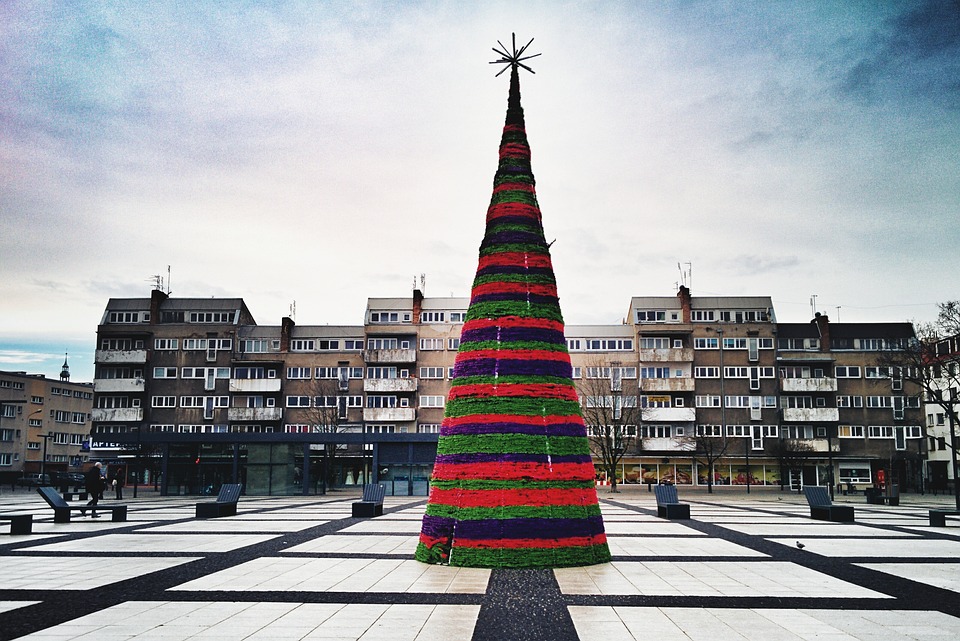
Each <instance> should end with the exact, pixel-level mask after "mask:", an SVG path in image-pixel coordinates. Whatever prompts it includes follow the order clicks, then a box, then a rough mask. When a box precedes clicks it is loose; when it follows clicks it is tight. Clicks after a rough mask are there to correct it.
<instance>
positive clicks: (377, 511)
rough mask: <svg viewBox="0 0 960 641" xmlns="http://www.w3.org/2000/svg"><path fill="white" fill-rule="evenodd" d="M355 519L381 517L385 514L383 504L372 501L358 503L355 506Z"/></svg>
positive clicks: (353, 512) (353, 513)
mask: <svg viewBox="0 0 960 641" xmlns="http://www.w3.org/2000/svg"><path fill="white" fill-rule="evenodd" d="M352 507H353V511H352V515H353V518H355V519H357V518H370V517H373V516H381V515H382V514H383V503H374V502H372V501H357V502H356V503H354V504H353V506H352Z"/></svg>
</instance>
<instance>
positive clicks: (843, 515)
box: [810, 505, 854, 523]
mask: <svg viewBox="0 0 960 641" xmlns="http://www.w3.org/2000/svg"><path fill="white" fill-rule="evenodd" d="M810 518H812V519H817V520H819V521H835V522H837V523H853V521H854V518H853V507H851V506H849V505H816V506H813V505H811V506H810Z"/></svg>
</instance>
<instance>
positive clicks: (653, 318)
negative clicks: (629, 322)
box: [636, 309, 667, 323]
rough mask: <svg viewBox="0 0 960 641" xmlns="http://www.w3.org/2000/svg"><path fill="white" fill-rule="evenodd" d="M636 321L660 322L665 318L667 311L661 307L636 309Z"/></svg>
mask: <svg viewBox="0 0 960 641" xmlns="http://www.w3.org/2000/svg"><path fill="white" fill-rule="evenodd" d="M636 317H637V322H638V323H662V322H663V321H665V320H667V312H666V310H662V309H638V310H637V316H636Z"/></svg>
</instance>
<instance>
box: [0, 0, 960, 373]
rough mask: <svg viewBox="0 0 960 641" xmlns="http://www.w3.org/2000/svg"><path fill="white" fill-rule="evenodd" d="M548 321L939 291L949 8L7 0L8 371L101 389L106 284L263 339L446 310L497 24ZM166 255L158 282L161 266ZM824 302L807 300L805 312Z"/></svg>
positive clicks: (856, 305) (958, 29) (482, 129)
mask: <svg viewBox="0 0 960 641" xmlns="http://www.w3.org/2000/svg"><path fill="white" fill-rule="evenodd" d="M512 33H516V37H517V41H518V45H519V44H525V43H526V42H527V41H529V40H530V38H534V41H533V43H532V44H531V45H530V49H529V52H530V53H542V55H541V56H540V57H537V58H535V59H533V60H531V61H530V65H531V66H532V68H533V70H534V71H535V74H529V73H526V72H522V76H521V79H520V82H521V93H522V101H523V106H524V110H525V115H526V123H527V135H528V138H529V141H530V145H531V149H532V155H533V171H534V174H535V176H536V178H537V196H538V199H539V202H540V207H541V210H542V212H543V220H544V229H545V233H546V235H547V238H548V239H551V240H553V239H555V242H554V244H553V246H552V248H551V251H552V256H553V262H554V268H555V271H556V276H557V281H558V288H559V292H560V303H561V307H562V309H563V314H564V319H565V321H566V322H567V323H568V324H577V325H581V324H610V323H619V322H621V321H622V320H623V319H624V318H625V317H627V316H628V308H629V304H630V298H631V297H632V296H672V295H674V294H675V293H676V289H677V285H678V283H682V282H686V284H687V285H688V286H690V287H691V290H692V293H693V295H694V296H713V295H719V296H738V295H746V296H770V297H772V299H773V302H774V308H775V312H776V315H777V319H778V320H779V321H781V322H805V321H808V320H809V319H810V318H811V317H812V314H813V312H814V311H820V312H823V313H826V314H828V315H829V316H830V317H831V320H833V321H836V320H838V319H839V321H840V322H897V321H915V322H928V321H932V320H934V319H935V318H936V314H937V303H940V302H944V301H948V300H957V299H960V291H958V289H960V285H958V280H957V274H960V251H958V248H960V226H958V224H957V220H958V215H957V214H958V212H957V209H958V205H960V81H958V78H960V3H958V2H957V1H956V0H953V1H939V2H918V1H915V2H893V1H890V2H874V1H863V2H857V1H855V0H843V1H840V0H836V1H826V0H825V1H823V2H804V1H797V2H767V1H761V2H750V1H738V2H693V1H684V2H666V1H665V2H653V1H650V2H560V1H549V2H523V3H520V2H476V3H473V2H460V1H450V2H444V1H439V2H339V1H330V2H264V1H260V0H258V1H256V2H254V1H249V2H234V1H230V0H224V1H222V2H199V3H193V2H164V1H159V0H158V1H153V2H144V3H141V2H129V1H127V2H109V1H101V2H82V1H78V2H66V1H60V2H39V1H31V0H23V1H20V2H4V3H0V91H2V95H3V99H2V100H0V369H7V370H26V371H28V372H33V373H44V374H47V375H48V376H51V377H55V376H56V375H57V374H58V373H59V371H60V365H61V364H62V362H63V359H64V354H65V353H67V352H68V353H69V354H70V365H71V370H72V373H73V380H74V381H84V380H86V381H89V380H92V377H93V352H94V349H95V337H96V328H97V324H98V323H99V322H100V319H101V316H102V314H103V311H104V308H105V306H106V303H107V300H108V299H109V298H111V297H146V296H149V292H150V290H151V289H152V288H153V284H154V282H155V281H154V277H155V276H161V277H162V278H163V279H164V287H166V288H169V289H170V290H171V292H172V296H175V297H210V296H237V297H242V298H244V299H245V301H246V303H247V306H248V307H249V309H250V310H251V312H252V313H253V315H254V317H255V318H256V319H257V322H258V323H260V324H266V325H277V324H279V323H280V319H281V318H282V317H283V316H286V315H288V314H289V313H290V310H291V305H292V304H293V303H294V301H295V302H296V317H295V319H296V322H297V323H298V324H301V325H323V324H330V325H339V324H346V325H360V324H362V322H363V313H364V309H365V307H366V299H367V298H368V297H394V296H408V295H410V292H411V290H412V287H413V283H414V279H415V278H416V279H418V280H419V277H420V275H421V274H424V275H425V288H424V289H425V293H426V295H427V296H467V295H469V289H470V284H471V282H472V280H473V276H474V273H475V270H476V264H477V251H478V248H479V245H480V241H481V239H482V236H483V227H484V216H485V213H486V208H487V205H488V204H489V201H490V195H491V187H492V180H493V175H494V172H495V170H496V165H497V147H498V145H499V140H500V134H501V129H502V126H503V119H504V116H505V112H506V99H507V91H508V79H507V74H504V75H502V76H500V77H495V73H496V72H497V71H498V70H499V68H498V67H495V66H493V65H490V64H489V62H490V61H492V60H495V59H496V58H497V57H498V56H497V54H495V53H494V52H493V51H492V48H493V47H495V46H497V41H498V40H499V41H500V42H502V43H504V44H505V45H507V46H510V38H511V34H512ZM168 269H169V278H168ZM814 297H815V298H814Z"/></svg>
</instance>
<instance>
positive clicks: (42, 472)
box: [40, 432, 54, 483]
mask: <svg viewBox="0 0 960 641" xmlns="http://www.w3.org/2000/svg"><path fill="white" fill-rule="evenodd" d="M53 436H54V434H53V432H47V433H46V434H41V435H40V438H42V439H43V460H42V461H40V482H41V483H43V480H44V478H46V475H47V441H48V440H50V439H51V438H53Z"/></svg>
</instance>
